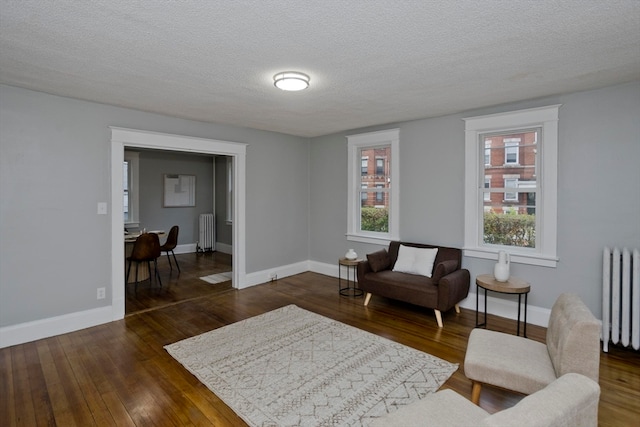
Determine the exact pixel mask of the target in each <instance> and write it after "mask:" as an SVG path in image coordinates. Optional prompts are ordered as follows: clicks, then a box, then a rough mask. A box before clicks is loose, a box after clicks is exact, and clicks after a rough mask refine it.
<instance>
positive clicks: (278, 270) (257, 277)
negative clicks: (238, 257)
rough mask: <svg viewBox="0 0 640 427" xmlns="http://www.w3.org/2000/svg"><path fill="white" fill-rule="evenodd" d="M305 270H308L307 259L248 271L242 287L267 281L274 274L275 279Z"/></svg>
mask: <svg viewBox="0 0 640 427" xmlns="http://www.w3.org/2000/svg"><path fill="white" fill-rule="evenodd" d="M306 271H309V261H301V262H297V263H295V264H289V265H283V266H280V267H274V268H270V269H268V270H262V271H256V272H254V273H248V274H247V275H246V276H245V283H244V286H243V287H242V288H248V287H250V286H255V285H260V284H262V283H266V282H269V281H271V280H272V278H273V277H274V276H275V278H276V279H282V278H283V277H288V276H293V275H295V274H300V273H304V272H306Z"/></svg>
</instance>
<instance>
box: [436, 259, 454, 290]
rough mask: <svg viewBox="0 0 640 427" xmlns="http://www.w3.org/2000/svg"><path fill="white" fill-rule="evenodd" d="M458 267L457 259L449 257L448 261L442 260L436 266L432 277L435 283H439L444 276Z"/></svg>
mask: <svg viewBox="0 0 640 427" xmlns="http://www.w3.org/2000/svg"><path fill="white" fill-rule="evenodd" d="M457 269H458V261H457V260H455V259H448V260H446V261H442V262H441V263H439V264H438V265H436V268H435V269H434V271H433V276H432V277H431V279H432V280H433V283H436V284H437V283H438V282H439V281H440V279H442V278H443V277H444V276H446V275H447V274H449V273H453V272H454V271H456V270H457Z"/></svg>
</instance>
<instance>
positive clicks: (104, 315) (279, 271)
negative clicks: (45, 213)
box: [0, 244, 551, 348]
mask: <svg viewBox="0 0 640 427" xmlns="http://www.w3.org/2000/svg"><path fill="white" fill-rule="evenodd" d="M223 246H224V245H223ZM192 247H193V248H192ZM217 250H220V248H217ZM195 251H196V249H195V244H193V245H190V244H187V245H178V246H177V247H176V249H175V251H174V252H175V253H190V252H195ZM221 252H222V251H221ZM225 253H226V252H225ZM306 271H312V272H314V273H319V274H324V275H326V276H331V277H338V264H337V262H336V264H327V263H322V262H318V261H310V260H308V261H301V262H297V263H294V264H289V265H284V266H280V267H274V268H270V269H268V270H262V271H257V272H254V273H249V274H247V275H246V277H245V284H244V286H243V287H242V288H248V287H250V286H255V285H259V284H262V283H266V282H269V281H270V280H271V278H272V275H276V277H277V278H278V279H282V278H284V277H288V276H293V275H295V274H300V273H304V272H306ZM350 274H351V273H350ZM340 275H341V277H342V278H345V279H346V270H343V271H342V272H341V273H340ZM480 299H481V301H480V309H481V310H482V307H483V306H482V304H483V301H484V298H483V295H481V298H480ZM514 299H515V301H509V300H505V299H502V298H495V297H491V296H489V295H488V296H487V313H489V314H493V315H496V316H500V317H505V318H507V319H514V320H515V319H517V314H518V305H517V299H516V298H515V296H514ZM123 307H124V301H119V302H117V303H116V304H114V305H113V306H106V307H100V308H95V309H91V310H85V311H80V312H77V313H70V314H65V315H61V316H56V317H51V318H48V319H42V320H36V321H32V322H25V323H20V324H17V325H12V326H5V327H2V328H0V348H4V347H9V346H12V345H16V344H23V343H26V342H31V341H35V340H38V339H42V338H48V337H52V336H55V335H60V334H65V333H67V332H73V331H77V330H80V329H84V328H89V327H92V326H97V325H101V324H103V323H108V322H111V321H113V320H114V319H115V318H116V316H115V315H114V313H115V312H116V311H117V310H120V311H122V312H124V308H123ZM460 307H463V308H466V309H469V310H475V309H476V294H475V293H469V296H468V297H467V298H466V299H464V300H462V301H461V302H460ZM550 314H551V310H550V309H547V308H542V307H536V306H531V305H529V306H528V310H527V323H530V324H533V325H539V326H543V327H547V325H548V324H549V315H550ZM522 320H524V316H523V319H522Z"/></svg>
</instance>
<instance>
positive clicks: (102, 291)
mask: <svg viewBox="0 0 640 427" xmlns="http://www.w3.org/2000/svg"><path fill="white" fill-rule="evenodd" d="M105 293H106V289H105V288H98V299H104V298H105Z"/></svg>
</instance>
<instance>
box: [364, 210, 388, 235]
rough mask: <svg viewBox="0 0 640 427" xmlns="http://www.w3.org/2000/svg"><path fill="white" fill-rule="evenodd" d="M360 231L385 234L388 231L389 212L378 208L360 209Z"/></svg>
mask: <svg viewBox="0 0 640 427" xmlns="http://www.w3.org/2000/svg"><path fill="white" fill-rule="evenodd" d="M360 229H361V230H362V231H375V232H379V233H387V232H388V231H389V210H388V209H387V208H378V207H364V206H363V207H362V209H360Z"/></svg>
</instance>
